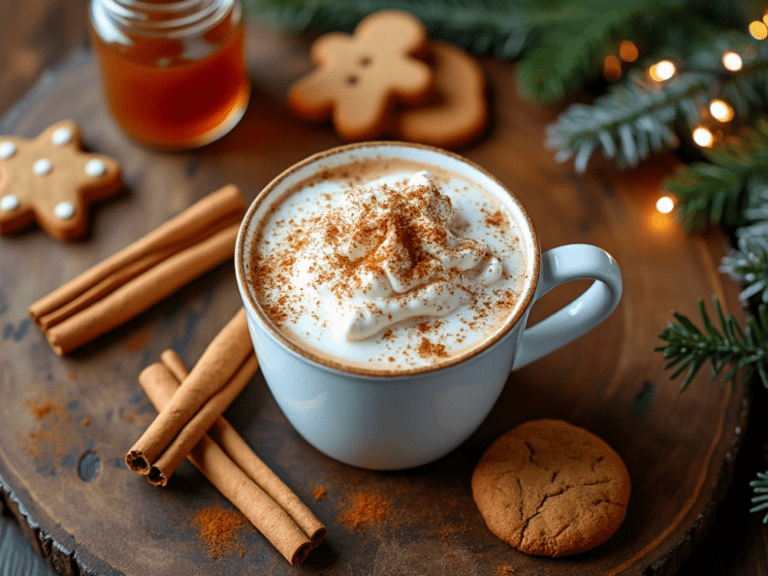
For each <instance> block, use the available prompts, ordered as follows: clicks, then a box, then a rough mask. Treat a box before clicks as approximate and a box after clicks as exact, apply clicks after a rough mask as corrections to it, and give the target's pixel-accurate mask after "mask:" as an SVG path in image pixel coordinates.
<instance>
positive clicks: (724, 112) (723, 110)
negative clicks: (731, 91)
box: [709, 100, 733, 122]
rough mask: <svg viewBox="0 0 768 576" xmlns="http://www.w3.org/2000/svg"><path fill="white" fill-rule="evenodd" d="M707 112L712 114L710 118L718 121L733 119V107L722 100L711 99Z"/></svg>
mask: <svg viewBox="0 0 768 576" xmlns="http://www.w3.org/2000/svg"><path fill="white" fill-rule="evenodd" d="M709 113H710V114H712V118H714V119H715V120H719V121H720V122H728V121H729V120H732V119H733V108H731V107H730V106H729V105H728V104H727V103H726V102H723V101H722V100H712V102H710V103H709Z"/></svg>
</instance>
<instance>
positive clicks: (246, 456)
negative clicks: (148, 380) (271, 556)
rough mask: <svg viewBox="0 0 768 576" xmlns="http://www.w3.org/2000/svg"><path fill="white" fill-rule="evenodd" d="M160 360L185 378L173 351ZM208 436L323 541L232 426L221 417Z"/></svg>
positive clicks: (318, 528) (319, 528) (316, 523)
mask: <svg viewBox="0 0 768 576" xmlns="http://www.w3.org/2000/svg"><path fill="white" fill-rule="evenodd" d="M160 359H161V360H162V362H163V364H165V366H166V367H167V368H168V369H169V370H170V372H171V373H172V374H173V376H174V377H175V379H176V380H177V381H179V382H183V381H184V379H185V378H186V377H187V374H188V371H187V368H186V366H185V365H184V362H183V361H182V359H181V358H179V355H178V354H176V352H175V351H174V350H166V351H165V352H163V353H162V354H160ZM139 381H141V376H139ZM208 435H209V436H210V437H211V438H212V439H213V440H214V441H215V442H216V443H217V444H218V445H219V446H220V447H221V448H222V450H224V452H225V453H226V454H227V456H229V457H230V458H231V459H232V461H233V462H234V463H235V464H237V465H238V467H239V468H240V469H242V470H243V472H245V473H246V474H247V475H248V476H249V477H250V478H251V480H253V481H254V482H256V484H258V485H259V487H261V488H262V489H263V490H264V491H265V492H266V493H267V494H269V495H270V496H271V497H272V499H273V500H274V501H275V502H277V503H278V504H279V505H280V506H281V507H282V508H283V509H284V510H285V511H286V512H287V513H288V514H289V515H290V516H291V518H293V520H294V521H295V522H296V524H298V526H299V527H300V528H301V529H302V531H303V532H304V533H305V534H306V535H307V536H308V537H309V539H310V541H311V542H312V546H313V547H314V546H317V545H318V544H320V542H322V541H323V538H324V537H325V533H326V528H325V526H324V525H323V523H322V522H320V520H318V519H317V517H316V516H315V515H314V514H313V513H312V511H311V510H310V509H309V508H307V506H306V505H305V504H304V502H302V501H301V499H300V498H299V497H298V496H296V494H295V493H294V492H293V490H291V489H290V488H289V487H288V486H287V485H286V484H285V483H284V482H283V481H282V480H281V479H280V477H279V476H278V475H277V474H275V473H274V472H273V471H272V470H271V469H270V468H269V466H267V465H266V464H265V463H264V462H263V461H262V459H261V458H259V457H258V455H256V453H255V452H254V451H253V450H251V447H250V446H248V443H247V442H246V441H245V440H244V439H243V437H242V436H240V434H238V433H237V430H235V428H234V426H232V425H231V424H230V423H229V422H227V421H226V420H225V419H224V418H223V417H220V418H218V419H217V420H216V421H215V422H214V423H213V426H212V427H211V429H210V430H209V431H208Z"/></svg>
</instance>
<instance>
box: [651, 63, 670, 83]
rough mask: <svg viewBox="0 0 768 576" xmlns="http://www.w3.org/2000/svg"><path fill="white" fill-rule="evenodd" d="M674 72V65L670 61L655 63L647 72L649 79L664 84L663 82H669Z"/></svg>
mask: <svg viewBox="0 0 768 576" xmlns="http://www.w3.org/2000/svg"><path fill="white" fill-rule="evenodd" d="M675 72H677V68H675V65H674V64H673V63H672V62H671V61H670V60H662V61H661V62H657V63H656V64H654V65H653V66H651V67H650V69H649V70H648V73H649V74H650V75H651V78H652V79H653V80H655V81H656V82H664V81H665V80H669V79H670V78H672V76H674V75H675Z"/></svg>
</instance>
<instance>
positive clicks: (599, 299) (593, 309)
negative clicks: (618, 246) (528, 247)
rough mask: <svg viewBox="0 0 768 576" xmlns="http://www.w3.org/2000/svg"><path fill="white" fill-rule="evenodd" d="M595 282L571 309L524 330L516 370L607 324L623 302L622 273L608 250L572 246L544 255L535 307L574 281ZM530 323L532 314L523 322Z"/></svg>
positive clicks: (559, 311)
mask: <svg viewBox="0 0 768 576" xmlns="http://www.w3.org/2000/svg"><path fill="white" fill-rule="evenodd" d="M584 278H594V280H595V281H594V282H593V283H592V285H591V286H590V287H589V288H587V290H585V291H584V292H583V293H582V294H581V296H579V297H578V298H576V300H574V301H573V302H571V303H570V304H569V305H568V306H566V307H564V308H562V309H560V310H558V311H557V312H555V313H554V314H552V315H551V316H549V317H547V318H545V319H544V320H542V321H541V322H539V323H538V324H536V325H535V326H532V327H530V328H528V327H526V328H524V329H523V332H522V334H521V335H520V340H519V344H518V348H517V354H516V355H515V361H514V364H513V365H512V370H517V369H518V368H521V367H522V366H525V365H527V364H530V363H531V362H533V361H534V360H538V359H539V358H541V357H543V356H546V355H547V354H549V353H550V352H554V351H555V350H557V349H558V348H560V347H561V346H564V345H565V344H568V343H569V342H571V341H572V340H575V339H576V338H578V337H580V336H582V335H584V334H586V333H587V332H589V331H590V330H592V328H594V327H595V326H597V325H598V324H600V322H602V321H603V320H605V319H606V318H607V317H608V315H610V313H611V312H613V310H614V308H616V305H617V304H618V303H619V299H620V298H621V289H622V282H621V272H620V271H619V266H618V265H617V264H616V261H615V260H614V259H613V257H612V256H611V255H610V254H608V253H607V252H606V251H605V250H602V249H601V248H598V247H597V246H591V245H589V244H569V245H567V246H559V247H557V248H553V249H551V250H548V251H547V252H545V253H544V254H542V255H541V272H540V274H539V283H538V286H536V292H535V293H534V295H533V301H532V302H531V306H529V307H528V310H529V311H530V309H531V307H532V306H533V304H534V303H535V302H536V301H537V300H538V299H539V298H541V297H542V296H544V294H546V293H547V292H549V291H550V290H551V289H552V288H554V287H555V286H559V285H560V284H563V283H564V282H568V281H570V280H579V279H584ZM527 319H528V313H527V312H526V315H525V317H524V319H523V322H525V321H526V320H527Z"/></svg>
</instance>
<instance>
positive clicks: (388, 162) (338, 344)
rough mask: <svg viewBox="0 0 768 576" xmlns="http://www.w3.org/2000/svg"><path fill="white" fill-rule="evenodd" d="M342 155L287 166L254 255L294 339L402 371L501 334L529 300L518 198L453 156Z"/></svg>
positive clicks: (328, 359) (362, 363) (355, 362)
mask: <svg viewBox="0 0 768 576" xmlns="http://www.w3.org/2000/svg"><path fill="white" fill-rule="evenodd" d="M333 160H334V162H331V161H330V160H329V162H328V163H327V164H326V165H323V163H322V161H320V164H319V166H315V170H313V171H312V172H310V173H307V174H301V173H296V174H292V175H288V176H287V178H293V180H292V181H291V183H290V186H285V191H284V192H283V193H282V194H281V195H280V197H279V198H274V199H272V202H271V204H270V205H269V206H268V207H266V206H265V207H262V208H263V209H264V210H265V213H264V215H263V216H262V217H261V218H260V225H259V227H258V229H257V231H256V234H255V237H254V238H252V250H251V256H250V262H247V263H245V265H246V273H247V276H246V279H247V282H249V283H250V285H251V289H252V291H253V293H254V294H255V296H256V300H257V302H258V305H259V307H260V308H261V310H262V312H263V313H264V314H265V316H266V317H267V318H268V319H269V321H270V322H271V323H272V324H273V325H274V326H275V327H276V328H277V329H278V330H279V332H280V334H281V335H282V337H284V338H285V340H286V341H287V342H288V343H289V345H290V346H291V347H292V348H294V349H297V350H299V351H300V353H302V354H304V355H307V356H309V357H310V358H312V359H314V360H316V361H317V362H319V363H321V364H325V365H328V366H331V367H334V368H341V369H343V370H346V371H350V372H354V373H362V374H372V375H401V374H408V373H417V372H420V371H424V370H432V369H434V368H435V367H439V366H442V365H450V364H452V363H455V362H459V361H461V360H464V359H466V358H468V357H470V356H472V355H474V354H476V353H477V352H479V351H481V350H482V349H484V348H485V347H487V346H489V345H490V344H491V343H493V342H495V341H496V340H497V339H498V337H499V334H501V333H502V332H503V331H505V330H507V329H508V326H509V324H510V323H511V322H513V321H514V320H513V319H515V320H516V319H517V318H518V316H519V313H520V311H521V309H522V308H523V307H524V306H525V305H526V304H527V302H523V300H524V298H522V292H523V289H524V286H525V285H526V283H528V284H530V281H531V278H529V277H528V276H529V275H530V270H531V266H530V263H529V262H527V258H529V255H527V254H526V253H525V249H524V247H523V243H522V241H521V239H520V229H521V226H522V227H528V228H529V227H530V223H529V222H528V221H527V216H526V215H525V214H524V213H523V212H522V211H521V210H520V208H519V205H518V204H517V203H516V202H515V201H513V200H512V198H511V197H508V196H501V195H495V194H494V193H492V192H491V191H489V190H487V189H486V188H485V187H483V186H482V184H481V183H480V182H478V181H477V178H476V177H475V178H472V179H470V178H468V177H466V176H464V175H462V174H461V173H459V172H458V171H457V172H454V171H452V170H450V169H449V168H447V167H445V166H438V165H432V164H429V163H424V162H417V161H414V160H410V159H406V158H371V157H361V158H356V157H355V155H354V152H351V153H350V154H348V155H346V156H345V157H344V158H343V162H339V161H338V157H334V158H333Z"/></svg>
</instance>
